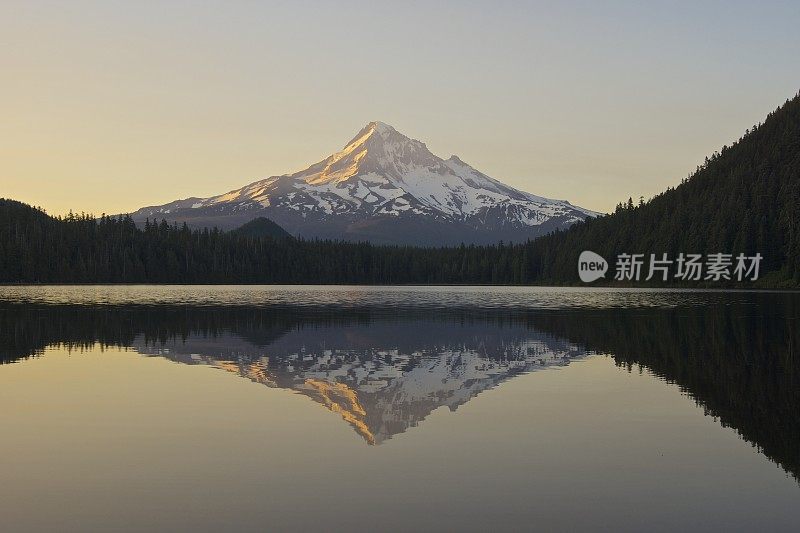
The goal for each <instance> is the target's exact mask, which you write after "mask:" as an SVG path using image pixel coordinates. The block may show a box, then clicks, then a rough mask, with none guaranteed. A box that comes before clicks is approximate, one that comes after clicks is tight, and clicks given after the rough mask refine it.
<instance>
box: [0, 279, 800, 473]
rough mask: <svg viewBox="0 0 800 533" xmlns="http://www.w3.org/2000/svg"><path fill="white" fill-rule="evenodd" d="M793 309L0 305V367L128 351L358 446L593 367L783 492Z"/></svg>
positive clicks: (793, 443)
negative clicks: (690, 421)
mask: <svg viewBox="0 0 800 533" xmlns="http://www.w3.org/2000/svg"><path fill="white" fill-rule="evenodd" d="M799 311H800V298H798V296H797V295H793V294H782V295H781V294H771V295H763V294H750V295H748V296H746V297H743V296H741V295H738V296H737V297H736V299H735V300H733V301H731V302H726V301H725V300H724V299H721V298H719V297H715V298H714V299H712V300H710V301H709V302H708V303H707V304H706V305H696V304H693V305H687V306H673V307H670V308H652V307H641V308H636V307H633V308H628V309H623V308H614V309H566V310H560V311H559V310H546V311H545V310H541V311H537V310H524V311H511V310H502V309H496V310H489V311H487V310H477V309H467V308H464V309H454V310H450V311H443V310H410V309H405V310H399V311H397V312H396V313H394V314H392V315H390V314H388V313H386V312H385V311H381V310H378V309H373V308H363V309H338V310H336V309H318V310H314V309H308V308H304V309H292V308H290V307H282V308H257V307H230V306H225V307H213V306H204V307H193V306H171V305H164V306H134V305H130V306H121V305H105V306H91V305H85V306H83V305H82V306H71V305H43V304H35V305H34V304H28V303H25V304H22V303H15V302H6V303H4V304H3V305H2V308H0V343H2V345H1V346H0V360H2V361H3V362H13V361H16V360H19V359H22V358H27V357H31V356H37V355H39V354H41V353H42V351H43V350H44V349H45V348H46V347H49V346H64V347H67V348H69V349H82V348H89V347H91V346H94V345H95V344H96V343H99V344H100V345H102V346H120V347H128V348H132V349H134V350H136V351H138V352H139V353H142V354H145V355H149V356H150V355H152V356H161V357H165V358H168V359H170V360H172V361H176V362H180V363H184V364H191V365H211V366H214V367H216V368H220V369H223V370H226V371H229V372H233V373H235V374H237V375H239V376H242V377H244V378H246V379H249V380H251V381H254V382H257V383H260V384H263V385H265V386H268V387H276V388H283V389H287V390H291V391H294V392H296V393H300V394H303V395H305V396H307V397H309V398H311V399H312V400H314V401H316V402H318V403H320V404H321V405H323V406H325V407H326V408H327V409H329V410H331V411H333V412H335V413H337V414H338V415H339V416H341V417H342V419H343V420H344V421H346V422H347V423H348V424H349V425H350V426H352V427H353V428H354V430H355V431H356V432H358V434H359V435H361V437H363V438H364V440H365V441H366V442H368V443H369V444H381V443H382V442H385V441H386V440H387V439H389V438H391V437H392V436H393V435H396V434H398V433H402V432H404V431H406V430H407V429H408V428H410V427H415V426H417V425H418V424H419V423H420V422H421V421H422V420H424V419H425V418H426V417H427V416H428V415H429V414H430V413H431V412H432V411H433V410H435V409H437V408H438V407H440V406H447V407H449V408H450V409H451V410H455V409H456V408H457V407H458V406H460V405H462V404H464V403H466V402H468V401H469V400H470V399H471V398H473V397H475V396H476V395H478V394H480V393H481V392H483V391H485V390H487V389H490V388H492V387H496V386H498V385H499V384H501V383H502V382H504V381H506V380H508V379H510V378H513V377H514V376H516V375H519V374H521V373H526V372H531V371H534V370H537V369H542V368H551V367H560V366H564V365H567V364H569V363H570V362H571V361H573V360H575V359H579V358H582V357H585V356H587V355H588V354H590V353H602V354H608V355H609V356H611V357H612V358H613V359H614V360H615V362H616V363H617V364H618V365H620V366H623V367H627V368H628V369H629V370H633V369H634V367H637V368H640V369H647V370H648V371H650V372H651V373H652V374H654V375H655V376H658V377H659V378H661V379H664V380H666V381H669V382H673V383H677V384H678V385H679V386H680V387H681V389H682V390H683V391H684V392H685V393H686V394H688V395H689V396H691V397H692V398H694V399H695V401H696V402H697V403H698V405H700V406H702V407H703V408H704V410H705V412H706V414H707V415H709V416H713V417H715V419H717V420H718V421H719V422H720V423H721V424H722V425H724V426H729V427H732V428H734V429H735V430H736V431H737V432H738V433H739V435H740V436H741V437H742V438H744V439H746V440H747V441H749V442H750V443H752V444H753V445H754V446H756V447H757V448H758V449H759V450H760V451H761V452H762V453H763V454H764V455H766V456H767V457H769V458H770V459H771V460H772V461H774V462H776V463H777V464H779V465H780V466H781V467H782V468H784V470H786V471H787V472H788V473H790V474H791V475H793V476H794V477H795V478H797V477H798V475H799V474H800V444H798V443H800V415H798V413H800V366H798V365H797V364H796V362H795V358H796V356H797V349H798V348H797V347H798V344H800V328H798V322H797V318H798V316H800V312H799Z"/></svg>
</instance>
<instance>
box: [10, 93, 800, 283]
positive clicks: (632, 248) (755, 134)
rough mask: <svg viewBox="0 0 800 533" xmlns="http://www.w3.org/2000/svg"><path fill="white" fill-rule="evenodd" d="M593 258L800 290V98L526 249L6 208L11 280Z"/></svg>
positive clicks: (374, 269) (447, 279)
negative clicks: (667, 181) (676, 175)
mask: <svg viewBox="0 0 800 533" xmlns="http://www.w3.org/2000/svg"><path fill="white" fill-rule="evenodd" d="M259 227H261V228H262V229H261V230H259ZM260 231H263V232H268V233H267V234H261V233H260ZM584 250H592V251H594V252H597V253H599V254H600V255H602V256H603V257H605V258H606V259H608V260H609V263H610V266H609V270H610V275H608V276H607V277H606V278H605V279H601V280H599V281H598V282H597V283H600V284H615V283H617V282H615V281H614V280H613V278H614V271H615V266H616V265H615V263H614V261H615V259H616V258H617V257H619V255H620V254H642V255H643V256H645V257H648V256H650V254H654V255H658V256H660V255H661V254H668V255H669V256H670V257H675V256H677V255H678V254H682V253H685V254H701V255H703V256H704V257H706V256H708V255H710V254H716V253H725V254H733V255H735V254H740V253H741V254H747V255H748V256H753V255H755V254H760V255H761V256H762V257H763V262H762V263H761V270H760V279H759V280H758V281H757V282H755V283H748V282H738V283H737V282H736V281H735V280H729V281H728V280H722V281H720V282H707V280H705V279H700V280H698V281H692V282H681V283H680V284H679V286H690V287H697V286H710V287H725V286H736V287H764V288H768V287H772V288H796V287H800V95H798V96H795V97H794V98H793V99H792V100H787V102H786V103H785V104H784V105H783V106H781V107H779V108H778V109H776V110H775V111H773V112H772V113H770V114H769V115H768V116H767V118H766V120H765V121H764V123H763V124H758V125H756V126H754V127H753V128H752V129H750V128H748V130H747V131H746V133H745V134H744V135H743V136H742V137H741V138H740V139H739V140H738V141H737V142H736V143H734V144H733V145H732V146H723V147H722V149H721V150H720V151H719V152H715V153H714V154H712V156H711V157H710V158H706V161H705V162H704V163H703V164H702V165H700V166H698V167H697V169H696V170H695V172H694V173H692V174H691V175H690V176H688V177H687V178H686V179H684V180H683V182H682V183H681V184H680V185H679V186H677V187H674V188H669V189H668V190H666V191H665V192H663V193H661V194H659V195H657V196H656V197H654V198H652V199H650V200H648V201H645V200H644V198H641V199H640V200H639V201H638V202H634V201H633V199H632V198H631V199H628V201H627V202H624V203H620V204H619V205H618V206H617V209H616V211H615V212H614V213H612V214H610V215H607V216H601V217H597V218H589V219H587V220H586V221H584V222H579V223H577V224H575V225H573V226H572V227H571V228H569V229H568V230H566V231H556V232H554V233H551V234H549V235H546V236H544V237H540V238H538V239H535V240H531V241H528V242H525V243H514V244H511V243H503V242H500V243H498V244H496V245H489V246H485V245H482V246H476V245H463V244H462V245H461V246H456V247H442V248H424V247H414V246H379V245H372V244H369V243H366V242H362V243H352V242H344V241H330V240H324V241H323V240H303V239H296V238H291V237H288V236H284V235H283V232H282V230H281V229H280V228H279V227H277V226H275V225H274V224H272V223H270V222H269V221H262V223H261V224H255V225H251V226H250V227H249V228H247V231H231V232H223V231H219V230H217V229H207V228H204V229H192V228H189V227H187V226H186V225H183V226H180V227H179V226H177V225H169V224H167V223H166V222H164V221H161V222H156V221H148V222H146V223H145V224H144V227H137V226H136V224H135V223H134V222H133V220H132V219H131V218H130V217H129V216H119V217H108V216H105V215H103V216H101V217H100V218H96V217H94V216H92V215H87V214H81V215H74V214H70V215H68V216H66V217H52V216H49V215H48V214H47V213H45V212H44V211H43V210H41V209H37V208H34V207H31V206H29V205H26V204H23V203H21V202H17V201H14V200H0V283H178V284H184V283H185V284H190V283H191V284H194V283H196V284H226V283H232V284H237V283H242V284H256V283H259V284H301V283H302V284H508V285H526V284H537V285H577V284H580V281H579V279H578V276H577V262H578V256H579V255H580V253H581V252H582V251H584ZM622 283H623V284H628V285H634V286H647V285H655V286H665V285H676V283H675V282H674V280H672V279H670V280H668V281H666V282H659V281H656V280H653V281H651V282H647V281H645V280H644V279H642V280H638V281H637V282H636V283H625V282H622Z"/></svg>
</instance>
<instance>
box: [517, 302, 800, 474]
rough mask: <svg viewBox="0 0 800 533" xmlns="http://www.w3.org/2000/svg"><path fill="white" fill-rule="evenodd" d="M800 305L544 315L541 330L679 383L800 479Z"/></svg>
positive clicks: (538, 323)
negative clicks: (799, 357)
mask: <svg viewBox="0 0 800 533" xmlns="http://www.w3.org/2000/svg"><path fill="white" fill-rule="evenodd" d="M798 317H800V300H799V299H798V298H796V297H794V296H788V295H787V296H777V295H773V296H763V297H756V298H754V299H753V301H752V304H751V305H742V306H726V305H723V304H719V305H712V306H707V307H694V308H685V309H674V310H663V309H651V310H647V309H637V310H616V311H595V312H590V311H587V312H580V313H562V314H559V315H539V316H537V317H536V318H535V320H533V322H532V323H533V324H534V325H535V327H537V328H539V329H541V330H543V331H547V332H549V333H551V334H553V335H557V336H563V337H565V338H567V339H568V340H569V341H571V342H574V343H577V344H580V345H583V346H585V347H586V348H587V349H589V350H594V351H598V352H605V353H609V354H611V356H612V357H613V358H614V360H615V361H616V362H617V364H618V365H620V366H626V367H628V368H629V369H631V368H632V367H634V366H642V367H646V368H647V369H649V370H650V371H651V372H652V373H654V374H655V375H657V376H659V377H661V378H662V379H665V380H667V381H669V382H672V383H676V384H677V385H678V386H680V388H681V389H682V390H683V391H685V392H686V393H688V394H689V395H690V396H691V397H692V398H693V399H694V400H695V401H696V402H697V403H698V405H701V406H702V407H703V408H704V409H705V410H706V412H707V414H709V415H711V416H714V417H715V418H718V419H719V421H720V423H721V424H722V425H723V426H726V427H732V428H734V429H736V431H737V432H738V433H739V435H741V436H742V437H743V438H744V439H746V440H747V441H749V442H751V443H753V445H754V446H756V447H757V448H758V449H759V450H760V451H762V452H763V453H764V454H765V455H766V456H767V457H769V458H770V459H771V460H773V461H775V462H777V463H778V464H780V465H781V466H782V467H783V468H784V469H785V470H787V471H788V472H790V473H791V474H792V475H793V476H794V477H795V478H798V479H800V364H798V363H800V361H797V356H798V353H797V352H798V346H800V323H798Z"/></svg>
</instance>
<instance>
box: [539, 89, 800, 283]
mask: <svg viewBox="0 0 800 533" xmlns="http://www.w3.org/2000/svg"><path fill="white" fill-rule="evenodd" d="M586 249H589V250H593V251H595V252H597V253H599V254H601V255H602V256H603V257H605V258H606V259H608V260H609V262H611V261H612V260H613V258H616V257H617V255H618V254H621V253H629V254H630V253H644V254H650V253H655V254H657V255H660V254H662V253H667V254H669V256H670V257H675V256H676V255H677V254H679V253H681V252H683V253H686V254H689V253H700V254H704V255H705V254H711V253H732V254H738V253H744V254H747V255H753V254H755V253H760V254H761V255H762V256H763V257H764V259H763V262H762V264H761V270H762V272H765V273H770V272H771V273H772V274H771V275H768V279H771V280H772V282H774V283H777V284H779V283H793V284H797V283H798V282H800V95H797V96H795V98H793V99H792V100H790V101H787V102H786V103H785V104H784V105H783V106H781V107H780V108H778V109H777V110H775V111H774V112H772V113H770V114H769V116H767V118H766V120H765V121H764V123H763V124H760V125H757V126H755V127H753V128H752V129H748V130H747V132H746V133H745V135H744V136H743V137H742V138H741V139H739V141H738V142H736V143H735V144H734V145H733V146H730V147H729V146H723V147H722V149H721V150H720V151H719V152H715V153H714V154H713V155H712V156H711V157H709V158H707V159H706V161H705V162H704V163H703V165H701V166H700V167H698V168H697V170H696V172H695V173H694V174H692V175H691V176H689V177H688V178H686V179H685V180H684V181H683V182H682V183H681V184H680V185H679V186H677V187H675V188H670V189H668V190H667V191H665V192H663V193H662V194H659V195H658V196H656V197H655V198H653V199H651V200H650V201H648V202H637V203H634V201H633V200H632V199H631V200H628V202H627V203H625V204H620V205H619V206H618V207H617V210H616V212H615V213H614V214H612V215H610V216H606V217H600V218H596V219H590V220H587V221H586V222H585V223H582V224H576V225H575V226H573V227H572V228H570V229H568V230H566V231H564V232H556V233H554V234H551V235H549V236H546V237H543V238H541V239H538V240H536V241H535V242H534V243H532V247H531V251H530V253H529V254H528V256H529V257H530V258H531V261H532V264H531V265H530V272H529V275H530V276H531V278H532V279H537V280H539V281H543V282H548V281H549V282H567V283H569V282H574V281H575V270H576V264H577V261H578V255H579V254H580V252H581V251H583V250H586ZM611 269H612V272H613V265H612V267H611Z"/></svg>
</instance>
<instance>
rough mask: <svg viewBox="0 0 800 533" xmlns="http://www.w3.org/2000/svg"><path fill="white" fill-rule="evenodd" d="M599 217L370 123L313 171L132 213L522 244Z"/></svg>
mask: <svg viewBox="0 0 800 533" xmlns="http://www.w3.org/2000/svg"><path fill="white" fill-rule="evenodd" d="M596 214H597V213H594V212H592V211H589V210H586V209H583V208H580V207H576V206H573V205H572V204H570V203H569V202H567V201H563V200H551V199H548V198H543V197H540V196H536V195H533V194H530V193H527V192H523V191H520V190H517V189H514V188H513V187H509V186H508V185H505V184H503V183H501V182H499V181H497V180H495V179H492V178H490V177H489V176H487V175H486V174H483V173H482V172H480V171H478V170H476V169H474V168H473V167H471V166H469V165H468V164H466V163H464V162H463V161H461V159H459V158H458V157H456V156H451V157H450V158H449V159H446V160H445V159H441V158H439V157H437V156H435V155H434V154H432V153H431V152H430V151H429V150H428V148H427V147H426V146H425V144H424V143H422V142H420V141H417V140H414V139H410V138H408V137H406V136H405V135H403V134H401V133H399V132H398V131H397V130H395V129H394V128H393V127H391V126H389V125H388V124H384V123H382V122H370V123H369V124H367V125H366V126H365V127H364V128H363V129H362V130H361V131H360V132H359V133H358V134H357V135H356V136H355V137H354V138H353V139H352V140H351V141H350V142H349V143H347V145H346V146H345V147H344V149H343V150H342V151H340V152H338V153H336V154H333V155H331V156H330V157H327V158H325V159H323V160H322V161H320V162H319V163H316V164H314V165H311V166H310V167H308V168H307V169H305V170H302V171H300V172H296V173H294V174H284V175H282V176H273V177H270V178H266V179H262V180H259V181H256V182H254V183H251V184H250V185H247V186H245V187H242V188H241V189H236V190H234V191H230V192H228V193H226V194H222V195H219V196H214V197H211V198H188V199H186V200H178V201H175V202H171V203H169V204H165V205H162V206H155V207H145V208H142V209H140V210H138V211H137V212H135V213H133V218H134V220H136V221H137V222H142V221H144V220H145V219H148V218H149V219H151V220H152V219H158V220H160V219H162V218H163V219H166V220H168V221H178V222H183V221H185V222H187V223H189V224H190V225H192V226H217V227H219V228H221V229H233V228H235V227H238V226H240V225H241V224H243V223H245V222H247V221H249V220H251V219H253V218H256V217H261V216H265V217H268V218H270V219H272V220H273V221H275V222H277V223H278V224H279V225H281V226H282V227H283V228H284V229H286V230H287V231H288V232H289V233H290V234H292V235H300V236H303V237H321V238H334V239H346V240H370V241H372V242H377V243H410V244H457V243H460V242H467V243H488V242H497V241H500V240H505V241H517V242H518V241H521V240H525V239H528V238H532V237H536V236H538V235H541V234H543V233H546V232H548V231H551V230H553V229H556V228H564V227H566V226H569V225H570V224H573V223H575V222H577V221H579V220H583V219H584V218H586V217H587V216H593V215H596Z"/></svg>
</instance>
